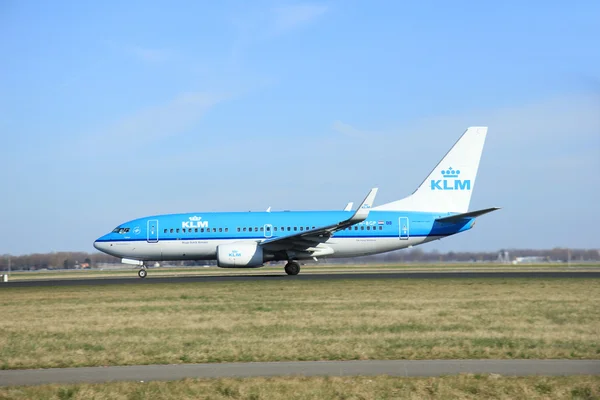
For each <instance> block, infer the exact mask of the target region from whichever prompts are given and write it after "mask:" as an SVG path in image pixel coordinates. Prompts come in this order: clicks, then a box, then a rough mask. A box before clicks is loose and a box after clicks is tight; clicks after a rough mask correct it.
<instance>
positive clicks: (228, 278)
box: [0, 270, 600, 288]
mask: <svg viewBox="0 0 600 400" xmlns="http://www.w3.org/2000/svg"><path fill="white" fill-rule="evenodd" d="M131 275H132V276H131V277H117V278H86V279H47V280H26V281H12V282H11V281H9V282H6V283H0V288H3V287H37V286H76V285H86V286H96V285H121V284H136V285H152V284H160V283H163V284H164V283H208V282H265V281H282V282H288V281H317V280H355V279H364V280H367V279H515V278H536V279H540V278H543V279H547V278H552V279H554V278H569V279H574V278H580V279H581V278H583V279H586V278H588V279H593V278H600V271H595V272H590V271H566V272H559V271H525V272H480V271H464V272H456V271H453V272H439V271H435V272H389V273H385V272H383V273H381V272H380V273H305V274H302V273H301V274H300V275H296V276H287V275H283V274H265V275H202V276H198V275H192V276H185V275H179V276H171V277H165V276H156V277H152V270H149V271H148V277H147V278H145V279H140V278H138V277H137V276H136V273H135V272H134V271H132V273H131Z"/></svg>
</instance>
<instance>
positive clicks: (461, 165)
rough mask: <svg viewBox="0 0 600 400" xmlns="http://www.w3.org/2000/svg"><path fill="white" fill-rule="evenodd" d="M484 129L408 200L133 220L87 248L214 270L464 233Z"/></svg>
mask: <svg viewBox="0 0 600 400" xmlns="http://www.w3.org/2000/svg"><path fill="white" fill-rule="evenodd" d="M487 131H488V128H487V127H470V128H468V129H467V130H466V131H465V132H464V133H463V135H462V136H461V137H460V138H459V140H458V141H457V142H456V143H455V144H454V146H453V147H452V148H451V149H450V151H448V153H446V155H445V156H444V157H443V158H442V160H441V161H440V162H439V163H438V164H437V165H436V167H435V168H434V169H433V171H432V172H431V173H430V174H429V175H428V176H427V178H425V180H424V181H423V182H422V183H421V185H419V187H418V188H417V190H416V191H415V192H414V193H412V194H411V195H410V196H408V197H405V198H403V199H401V200H397V201H393V202H391V203H387V204H382V205H379V206H374V201H375V196H376V194H377V190H378V189H377V188H373V189H371V191H370V192H369V194H368V195H367V196H366V197H365V199H364V200H363V201H362V203H361V204H360V206H358V208H357V209H356V210H354V211H352V210H351V208H352V205H350V204H349V207H348V206H346V208H344V210H343V211H271V208H270V207H269V208H268V210H267V211H263V212H195V213H187V214H167V215H155V216H149V217H144V218H139V219H134V220H132V221H129V222H125V223H123V224H121V225H119V226H117V227H116V228H115V229H114V230H113V231H112V232H110V233H108V234H106V235H104V236H102V237H100V238H98V239H97V240H96V241H95V242H94V247H95V248H96V249H98V250H100V251H102V252H104V253H107V254H110V255H113V256H115V257H119V258H121V262H122V263H124V264H131V265H136V266H138V267H139V271H138V276H139V277H140V278H145V277H146V275H147V271H146V264H145V263H146V262H149V261H178V260H216V261H217V265H218V266H219V267H221V268H257V267H261V266H263V265H264V263H265V262H269V261H286V264H285V267H284V270H285V272H286V273H287V274H288V275H297V274H298V273H299V272H300V263H299V262H300V261H302V260H310V259H314V260H315V261H318V260H319V259H320V258H335V257H356V256H366V255H371V254H378V253H384V252H389V251H393V250H398V249H403V248H407V247H412V246H416V245H420V244H424V243H428V242H431V241H433V240H438V239H442V238H445V237H448V236H451V235H454V234H457V233H460V232H464V231H467V230H469V229H471V228H472V227H473V226H474V225H475V219H476V218H477V217H479V216H481V215H484V214H487V213H489V212H492V211H495V210H498V209H499V208H498V207H492V208H486V209H482V210H477V211H471V212H469V211H468V210H469V203H470V200H471V194H472V193H473V188H474V185H475V178H476V176H477V170H478V168H479V161H480V159H481V153H482V151H483V145H484V142H485V138H486V136H487Z"/></svg>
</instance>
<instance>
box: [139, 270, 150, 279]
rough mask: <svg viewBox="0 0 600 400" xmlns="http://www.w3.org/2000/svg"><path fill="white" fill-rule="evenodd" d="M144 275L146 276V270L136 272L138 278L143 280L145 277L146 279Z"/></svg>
mask: <svg viewBox="0 0 600 400" xmlns="http://www.w3.org/2000/svg"><path fill="white" fill-rule="evenodd" d="M146 275H148V273H147V272H146V268H143V269H140V270H139V271H138V276H139V277H140V278H145V277H146Z"/></svg>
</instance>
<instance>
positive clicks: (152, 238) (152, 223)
mask: <svg viewBox="0 0 600 400" xmlns="http://www.w3.org/2000/svg"><path fill="white" fill-rule="evenodd" d="M147 232H148V243H157V242H158V220H157V219H150V220H148V229H147Z"/></svg>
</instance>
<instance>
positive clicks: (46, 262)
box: [0, 248, 600, 271]
mask: <svg viewBox="0 0 600 400" xmlns="http://www.w3.org/2000/svg"><path fill="white" fill-rule="evenodd" d="M499 254H503V255H504V257H502V258H500V257H499ZM506 256H508V257H506ZM517 257H542V259H543V260H544V261H552V262H567V261H568V260H571V261H572V262H598V261H600V250H596V249H566V248H554V249H547V250H536V249H507V250H499V251H489V252H472V251H464V252H455V251H449V252H438V251H436V250H432V251H425V250H422V249H420V248H413V249H408V250H398V251H393V252H390V253H384V254H377V255H373V256H367V257H356V258H352V259H335V258H332V259H328V260H327V261H326V262H327V263H365V264H368V263H411V262H423V263H438V262H497V261H501V260H506V261H512V260H514V259H515V258H517ZM9 262H10V265H11V269H12V270H39V269H77V268H97V267H98V266H102V265H104V264H119V263H120V262H121V260H120V259H119V258H117V257H113V256H110V255H108V254H104V253H85V252H55V253H35V254H27V255H20V256H12V255H9V254H5V255H3V256H2V258H1V259H0V271H7V270H8V264H9ZM163 264H167V263H163ZM168 264H172V265H183V266H192V265H214V264H215V262H214V261H183V262H170V263H168Z"/></svg>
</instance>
